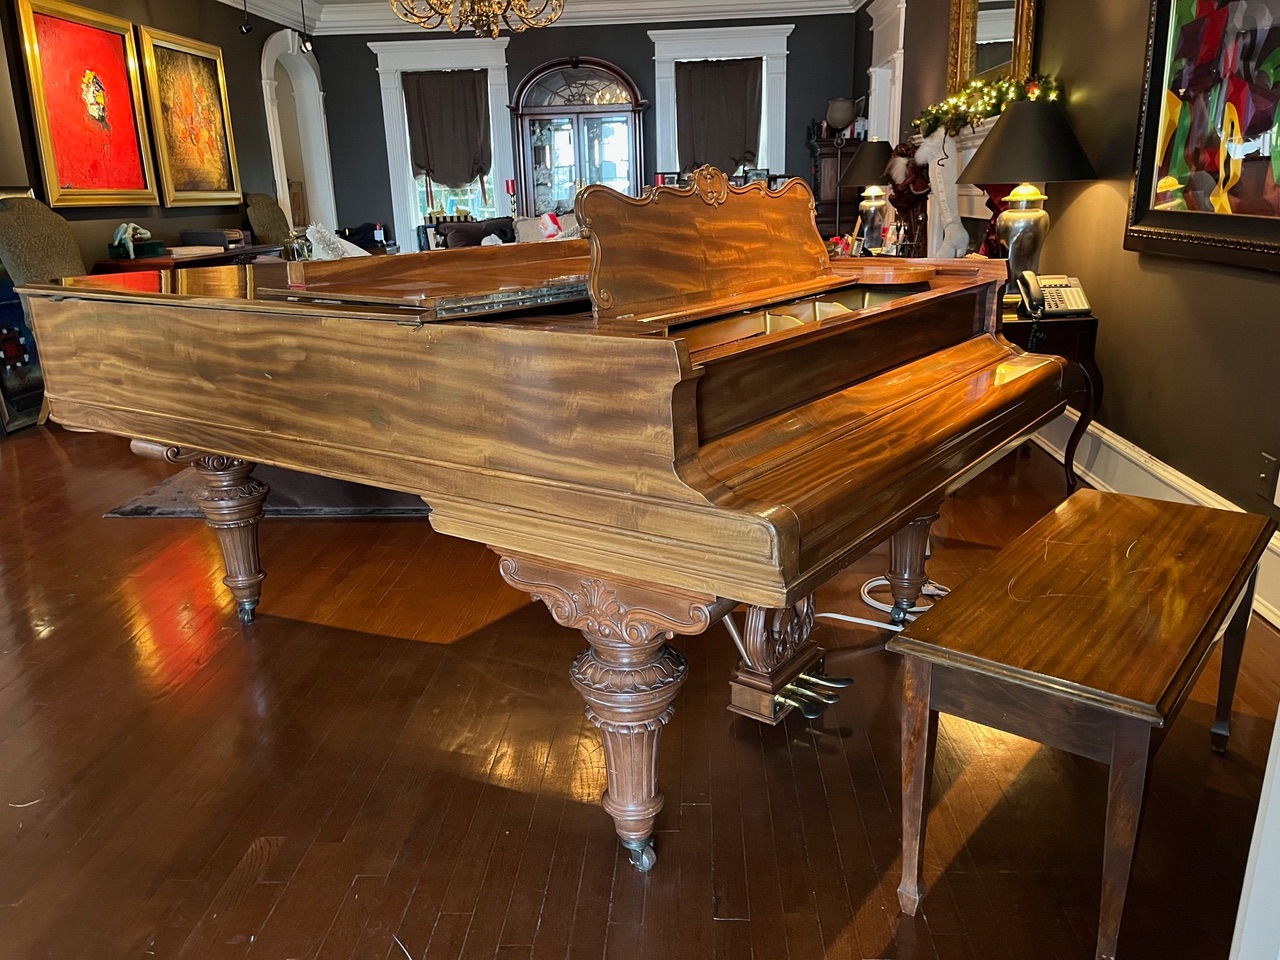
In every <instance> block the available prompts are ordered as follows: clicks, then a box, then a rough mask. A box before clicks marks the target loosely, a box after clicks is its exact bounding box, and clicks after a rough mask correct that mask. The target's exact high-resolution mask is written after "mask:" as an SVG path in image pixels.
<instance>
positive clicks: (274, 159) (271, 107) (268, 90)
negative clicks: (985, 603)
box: [262, 77, 297, 227]
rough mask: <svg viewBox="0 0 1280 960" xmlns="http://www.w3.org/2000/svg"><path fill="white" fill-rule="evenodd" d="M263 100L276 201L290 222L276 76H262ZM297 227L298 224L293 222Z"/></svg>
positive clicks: (287, 184)
mask: <svg viewBox="0 0 1280 960" xmlns="http://www.w3.org/2000/svg"><path fill="white" fill-rule="evenodd" d="M262 101H263V104H264V105H265V107H266V110H267V140H268V141H270V143H271V168H272V173H273V174H274V176H275V181H276V203H278V204H280V209H281V210H283V211H284V215H285V216H286V217H287V218H288V220H289V222H290V223H293V212H292V211H291V210H290V209H289V175H288V172H287V171H286V170H285V163H284V137H283V136H281V133H280V101H279V100H277V99H276V80H275V78H274V77H270V78H268V77H263V78H262ZM293 225H294V226H295V227H296V226H297V224H296V223H293Z"/></svg>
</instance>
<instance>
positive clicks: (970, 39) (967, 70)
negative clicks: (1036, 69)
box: [947, 0, 1036, 93]
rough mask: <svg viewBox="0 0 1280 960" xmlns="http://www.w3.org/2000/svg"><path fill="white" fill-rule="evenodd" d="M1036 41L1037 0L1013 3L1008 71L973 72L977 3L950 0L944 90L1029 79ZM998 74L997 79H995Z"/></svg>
mask: <svg viewBox="0 0 1280 960" xmlns="http://www.w3.org/2000/svg"><path fill="white" fill-rule="evenodd" d="M1035 38H1036V0H1014V19H1013V62H1012V65H1011V66H1010V67H1009V69H1008V70H1007V71H1006V70H1003V69H998V70H991V71H989V74H990V75H988V74H978V73H976V72H975V64H976V62H977V55H978V0H951V49H950V54H949V56H948V57H947V90H948V92H950V93H955V92H956V91H958V90H959V89H960V88H961V87H963V86H964V85H965V84H966V83H968V82H969V81H970V80H973V79H974V78H975V77H978V76H983V77H984V78H985V79H993V80H994V79H999V77H1003V76H1005V75H1012V76H1014V77H1016V78H1018V79H1022V78H1023V77H1027V76H1030V74H1031V60H1032V52H1033V47H1034V45H1035ZM996 74H998V75H999V76H996Z"/></svg>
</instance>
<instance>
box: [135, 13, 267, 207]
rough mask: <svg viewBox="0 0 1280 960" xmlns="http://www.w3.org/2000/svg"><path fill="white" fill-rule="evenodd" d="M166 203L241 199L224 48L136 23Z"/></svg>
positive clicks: (194, 204) (191, 203) (235, 201)
mask: <svg viewBox="0 0 1280 960" xmlns="http://www.w3.org/2000/svg"><path fill="white" fill-rule="evenodd" d="M138 35H139V37H140V38H141V40H142V70H143V73H144V74H145V75H146V86H147V105H148V106H149V107H150V109H151V122H152V124H153V125H154V127H155V141H156V158H157V159H158V160H159V161H160V188H161V195H162V197H163V199H164V205H165V206H166V207H182V206H197V205H215V204H230V203H236V204H238V203H240V202H241V201H242V194H241V192H240V171H239V168H238V167H237V165H236V143H235V136H234V134H233V133H232V130H231V108H230V106H229V105H228V103H227V78H226V74H225V72H224V71H223V67H222V48H221V47H217V46H214V45H213V44H210V43H201V42H200V41H198V40H191V39H189V38H187V37H180V36H178V35H177V34H174V33H165V32H164V31H163V30H154V29H152V28H151V27H145V26H139V27H138Z"/></svg>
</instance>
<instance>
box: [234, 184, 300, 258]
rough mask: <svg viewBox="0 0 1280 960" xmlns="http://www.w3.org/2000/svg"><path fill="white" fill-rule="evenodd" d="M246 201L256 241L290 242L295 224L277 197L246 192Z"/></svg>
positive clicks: (269, 243)
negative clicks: (291, 222)
mask: <svg viewBox="0 0 1280 960" xmlns="http://www.w3.org/2000/svg"><path fill="white" fill-rule="evenodd" d="M244 203H245V210H246V212H247V213H248V215H249V226H250V227H251V228H252V230H253V242H254V243H260V244H267V245H271V246H275V245H279V246H284V245H285V244H286V243H288V242H289V234H291V233H292V232H293V226H292V225H291V224H290V223H289V218H288V217H286V216H285V215H284V211H283V210H281V209H280V204H278V203H277V202H276V198H275V197H273V196H271V194H269V193H246V194H245V196H244Z"/></svg>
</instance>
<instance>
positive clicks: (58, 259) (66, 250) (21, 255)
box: [0, 197, 86, 287]
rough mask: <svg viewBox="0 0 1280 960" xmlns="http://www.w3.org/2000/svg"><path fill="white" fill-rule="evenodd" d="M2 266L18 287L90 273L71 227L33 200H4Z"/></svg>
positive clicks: (1, 208)
mask: <svg viewBox="0 0 1280 960" xmlns="http://www.w3.org/2000/svg"><path fill="white" fill-rule="evenodd" d="M0 263H3V264H4V268H5V269H6V270H8V271H9V276H10V277H12V278H13V285H14V286H15V287H20V286H22V285H23V284H24V283H48V282H49V281H50V280H58V279H60V278H62V277H79V276H83V275H84V274H85V273H86V270H85V268H84V258H83V257H82V256H81V255H80V245H79V244H78V243H76V238H75V235H74V234H73V233H72V232H71V226H70V225H69V224H68V223H67V221H65V220H63V219H62V217H60V216H58V215H57V214H56V213H54V212H53V211H52V210H50V209H49V208H48V207H46V206H45V205H44V204H43V203H41V202H40V201H39V200H32V199H31V198H30V197H10V198H8V199H5V200H0Z"/></svg>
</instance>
